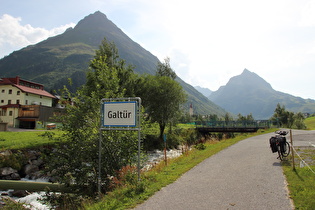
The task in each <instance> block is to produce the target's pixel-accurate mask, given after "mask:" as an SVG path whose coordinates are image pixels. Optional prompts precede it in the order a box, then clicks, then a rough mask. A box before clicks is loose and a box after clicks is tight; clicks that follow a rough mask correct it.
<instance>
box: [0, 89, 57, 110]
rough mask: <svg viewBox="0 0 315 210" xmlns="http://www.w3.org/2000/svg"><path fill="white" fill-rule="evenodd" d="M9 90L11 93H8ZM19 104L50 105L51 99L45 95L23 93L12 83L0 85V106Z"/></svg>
mask: <svg viewBox="0 0 315 210" xmlns="http://www.w3.org/2000/svg"><path fill="white" fill-rule="evenodd" d="M10 90H11V94H10ZM9 100H11V104H21V105H32V104H37V105H44V106H52V99H51V98H49V97H46V96H39V95H35V94H32V93H23V92H22V91H21V90H20V89H18V88H16V87H14V86H12V85H2V86H0V106H3V105H7V104H9V103H8V102H9Z"/></svg>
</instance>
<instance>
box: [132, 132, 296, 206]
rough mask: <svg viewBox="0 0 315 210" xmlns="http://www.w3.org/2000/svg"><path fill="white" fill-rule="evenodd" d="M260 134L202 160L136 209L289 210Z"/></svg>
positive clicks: (282, 180) (282, 185) (281, 182)
mask: <svg viewBox="0 0 315 210" xmlns="http://www.w3.org/2000/svg"><path fill="white" fill-rule="evenodd" d="M272 135H273V134H272V133H271V134H264V135H261V136H257V137H252V138H248V139H246V140H243V141H241V142H239V143H237V144H235V145H233V146H231V147H229V148H227V149H225V150H223V151H221V152H220V153H218V154H216V155H214V156H212V157H210V158H208V159H206V160H205V161H203V162H202V163H200V164H199V165H197V166H196V167H194V168H193V169H191V170H190V171H188V172H187V173H185V174H184V175H183V176H182V177H181V178H179V179H178V180H177V181H176V182H174V183H173V184H170V185H168V186H167V187H164V188H163V189H161V190H160V191H159V192H157V193H156V194H155V195H154V196H152V197H151V198H150V199H149V200H148V201H146V202H145V203H143V204H141V205H139V206H138V207H137V208H136V209H137V210H138V209H139V210H140V209H148V210H149V209H150V210H154V209H159V210H160V209H171V210H176V209H181V210H183V209H189V210H191V209H225V210H226V209H255V210H257V209H277V210H279V209H285V210H288V209H293V205H292V202H291V200H290V199H289V197H288V190H287V186H286V181H285V177H284V175H283V173H282V168H281V165H280V161H279V160H277V154H274V153H272V152H271V150H270V148H269V138H270V137H271V136H272Z"/></svg>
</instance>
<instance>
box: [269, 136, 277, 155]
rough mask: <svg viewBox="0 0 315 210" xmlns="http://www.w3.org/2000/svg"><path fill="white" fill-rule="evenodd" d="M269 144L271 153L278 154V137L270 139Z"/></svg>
mask: <svg viewBox="0 0 315 210" xmlns="http://www.w3.org/2000/svg"><path fill="white" fill-rule="evenodd" d="M269 142H270V148H271V151H272V152H273V153H275V152H278V147H277V138H276V137H271V138H270V139H269Z"/></svg>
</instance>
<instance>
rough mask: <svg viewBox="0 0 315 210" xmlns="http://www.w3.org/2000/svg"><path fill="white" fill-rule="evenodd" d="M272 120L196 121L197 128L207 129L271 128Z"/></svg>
mask: <svg viewBox="0 0 315 210" xmlns="http://www.w3.org/2000/svg"><path fill="white" fill-rule="evenodd" d="M271 125H272V123H271V121H270V120H254V121H196V122H195V126H196V127H197V128H198V127H207V128H270V127H271Z"/></svg>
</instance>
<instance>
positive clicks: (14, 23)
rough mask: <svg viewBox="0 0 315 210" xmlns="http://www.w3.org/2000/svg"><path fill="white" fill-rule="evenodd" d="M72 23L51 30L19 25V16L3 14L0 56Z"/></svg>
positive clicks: (64, 28)
mask: <svg viewBox="0 0 315 210" xmlns="http://www.w3.org/2000/svg"><path fill="white" fill-rule="evenodd" d="M73 26H74V24H73V23H71V24H66V25H62V26H60V27H57V28H53V29H51V30H47V29H44V28H34V27H32V26H31V25H29V24H27V25H21V18H20V17H12V16H11V15H8V14H4V15H2V17H1V18H0V49H1V50H0V58H2V57H3V56H6V55H8V54H9V53H11V52H12V51H14V50H19V49H21V48H23V47H26V46H28V45H31V44H35V43H38V42H40V41H43V40H45V39H47V38H48V37H50V36H55V35H57V34H60V33H62V32H64V31H65V30H66V29H67V28H69V27H73Z"/></svg>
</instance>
